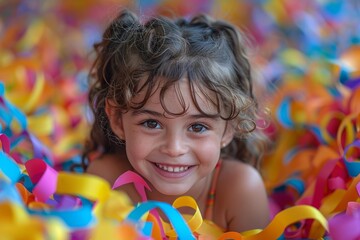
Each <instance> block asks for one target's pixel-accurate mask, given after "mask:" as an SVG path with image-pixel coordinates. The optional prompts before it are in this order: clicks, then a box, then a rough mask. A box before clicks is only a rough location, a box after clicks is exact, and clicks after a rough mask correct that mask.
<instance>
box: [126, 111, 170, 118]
mask: <svg viewBox="0 0 360 240" xmlns="http://www.w3.org/2000/svg"><path fill="white" fill-rule="evenodd" d="M131 114H132V115H133V116H137V115H142V114H149V115H153V116H155V117H163V116H164V114H162V113H159V112H156V111H152V110H148V109H134V110H133V111H132V113H131Z"/></svg>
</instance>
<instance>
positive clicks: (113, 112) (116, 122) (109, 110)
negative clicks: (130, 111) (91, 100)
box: [105, 100, 125, 140]
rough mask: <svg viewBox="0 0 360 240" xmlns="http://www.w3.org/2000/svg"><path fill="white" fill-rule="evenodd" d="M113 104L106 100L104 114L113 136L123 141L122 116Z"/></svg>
mask: <svg viewBox="0 0 360 240" xmlns="http://www.w3.org/2000/svg"><path fill="white" fill-rule="evenodd" d="M114 106H115V104H114V103H113V101H112V100H106V102H105V112H106V115H107V117H108V119H109V123H110V127H111V130H112V131H113V132H114V133H115V135H116V136H117V137H118V138H120V139H121V140H125V132H124V127H123V122H122V115H121V114H120V113H119V111H118V110H117V109H116V108H115V107H114Z"/></svg>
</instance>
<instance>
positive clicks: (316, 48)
mask: <svg viewBox="0 0 360 240" xmlns="http://www.w3.org/2000/svg"><path fill="white" fill-rule="evenodd" d="M123 8H129V9H131V10H133V11H135V12H136V13H138V14H140V16H141V18H143V19H144V20H146V19H147V18H148V17H150V16H152V15H157V14H163V15H166V16H171V17H176V16H186V17H191V16H193V15H195V14H197V13H207V14H210V15H211V16H213V17H214V18H222V19H225V20H228V21H230V22H232V23H234V24H236V25H237V26H239V27H240V28H241V29H242V30H243V31H245V32H246V33H247V34H248V35H249V37H250V38H251V40H252V41H253V46H254V49H253V54H252V56H251V58H252V59H251V60H252V61H253V62H254V64H255V65H254V66H256V68H257V69H258V75H257V79H256V80H257V85H258V87H257V91H258V94H259V95H260V96H262V99H261V100H262V102H263V103H264V104H265V106H266V107H267V108H268V109H269V110H270V113H271V123H270V125H269V126H267V128H266V129H265V131H266V132H267V134H268V135H269V136H270V138H272V140H273V142H274V150H273V151H272V152H270V153H268V154H267V155H266V156H265V159H264V161H263V164H262V168H261V171H262V174H263V177H264V180H265V182H266V184H267V188H268V191H269V193H270V194H271V196H272V199H274V202H275V204H274V206H275V207H277V208H276V209H275V210H274V211H279V210H281V209H283V208H285V207H287V206H291V205H294V204H296V203H297V202H298V201H299V199H300V200H301V199H303V198H301V197H302V196H303V193H304V192H305V191H306V190H307V189H309V186H310V185H311V182H312V181H313V180H314V179H316V176H317V174H318V173H319V172H320V171H321V169H322V167H323V166H324V164H325V163H326V162H327V161H328V160H330V159H334V158H339V157H342V156H344V154H345V153H346V151H345V149H346V146H349V145H351V144H352V143H353V142H354V141H356V140H357V139H358V138H359V129H360V128H359V126H360V124H359V122H360V120H359V117H358V116H359V114H358V113H359V106H358V105H359V104H358V100H360V98H359V93H358V92H359V91H358V84H359V81H360V48H359V44H360V24H359V23H360V1H359V0H347V1H342V0H302V1H298V0H223V1H220V0H181V1H178V0H172V1H170V0H148V1H146V0H138V1H125V0H88V1H80V0H79V1H73V0H33V1H28V0H11V1H10V0H8V1H7V0H0V82H2V84H3V85H2V87H1V89H0V90H1V91H0V93H1V102H0V103H1V108H0V113H1V114H0V115H1V119H2V120H1V123H2V124H1V131H2V132H3V133H6V134H7V135H8V136H10V140H11V147H12V149H13V151H12V153H11V154H12V157H13V158H14V159H16V160H17V161H18V162H19V163H22V162H25V161H26V160H27V159H29V158H33V157H35V156H37V157H41V158H43V159H45V160H47V162H48V163H50V164H51V165H53V166H55V167H57V169H65V170H69V169H70V165H71V163H74V162H75V163H76V162H79V159H80V154H81V149H82V144H83V142H84V139H85V137H86V135H87V132H88V130H89V127H88V122H89V121H91V117H90V116H89V114H88V111H87V108H86V91H87V74H88V70H89V66H90V64H91V61H92V59H93V54H92V46H93V44H94V43H95V42H97V41H98V40H99V39H100V37H101V34H102V31H103V30H104V28H105V26H106V25H107V24H108V23H109V22H110V21H111V19H112V18H113V17H114V16H115V15H116V14H117V13H118V11H119V10H120V9H123ZM319 156H323V157H322V158H321V157H319ZM352 157H353V158H354V159H357V158H358V151H356V150H353V151H352ZM342 167H343V169H347V165H346V164H345V163H343V166H342ZM351 174H354V175H351ZM351 174H348V175H346V174H345V175H344V176H345V177H343V185H342V186H343V187H344V186H346V183H347V182H348V181H350V180H351V179H352V177H353V176H355V175H356V174H357V173H351ZM335 175H336V174H335ZM341 176H342V175H341ZM337 177H338V176H337ZM284 188H291V189H292V190H291V191H284V190H281V189H284ZM344 188H345V187H344ZM280 190H281V191H280ZM329 191H330V190H329ZM324 195H326V193H325V194H324ZM280 199H282V200H280ZM284 199H286V200H284Z"/></svg>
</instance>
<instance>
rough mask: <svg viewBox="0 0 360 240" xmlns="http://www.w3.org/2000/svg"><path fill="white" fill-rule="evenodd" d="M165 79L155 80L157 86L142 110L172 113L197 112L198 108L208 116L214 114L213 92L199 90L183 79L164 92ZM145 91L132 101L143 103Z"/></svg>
mask: <svg viewBox="0 0 360 240" xmlns="http://www.w3.org/2000/svg"><path fill="white" fill-rule="evenodd" d="M166 81H167V79H166V78H164V77H158V78H157V85H156V86H155V87H154V89H152V94H151V95H150V96H149V98H148V99H146V103H145V105H144V108H147V107H151V108H155V107H156V108H163V109H166V110H167V111H169V112H172V113H179V112H182V111H184V107H185V108H186V109H187V111H198V109H197V108H198V107H199V108H201V110H202V111H204V112H207V113H209V114H216V112H217V108H216V106H215V105H214V102H216V95H215V93H214V92H211V91H210V90H208V89H206V88H202V89H201V90H200V88H199V86H197V84H192V86H190V82H189V79H188V78H187V77H183V78H181V79H179V80H178V81H175V82H174V83H173V84H171V85H170V86H168V87H167V88H166V90H165V91H164V90H163V88H164V86H165V85H166V83H167V82H166ZM146 91H147V89H146V88H144V89H143V90H142V91H140V92H139V93H138V94H137V95H135V96H134V99H133V100H134V101H135V102H138V101H143V100H144V98H146Z"/></svg>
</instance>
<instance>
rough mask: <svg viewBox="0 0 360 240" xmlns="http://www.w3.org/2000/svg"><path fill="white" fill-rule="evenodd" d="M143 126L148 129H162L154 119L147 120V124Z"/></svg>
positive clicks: (144, 123)
mask: <svg viewBox="0 0 360 240" xmlns="http://www.w3.org/2000/svg"><path fill="white" fill-rule="evenodd" d="M142 125H143V126H144V127H147V128H153V129H156V128H160V124H159V123H158V122H157V121H155V120H152V119H151V120H146V121H145V122H143V123H142Z"/></svg>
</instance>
